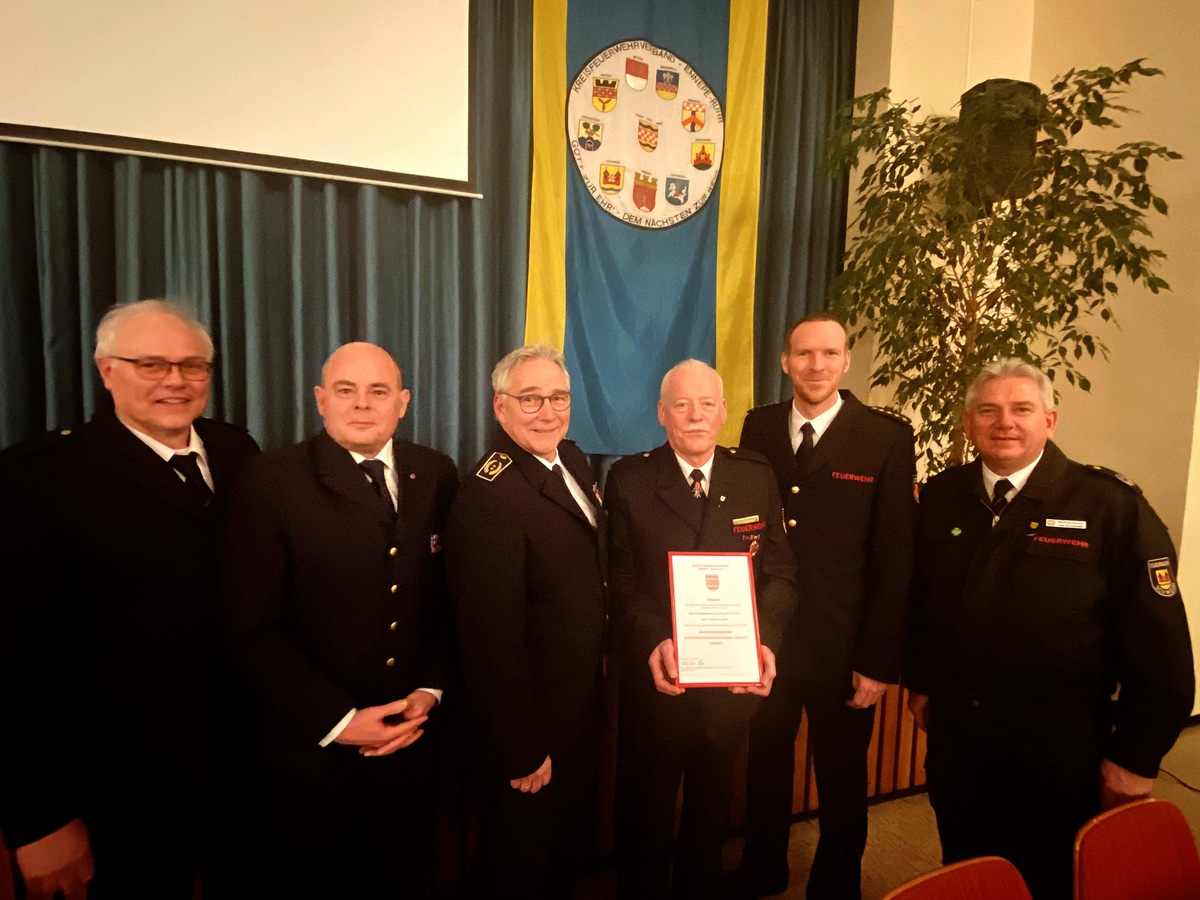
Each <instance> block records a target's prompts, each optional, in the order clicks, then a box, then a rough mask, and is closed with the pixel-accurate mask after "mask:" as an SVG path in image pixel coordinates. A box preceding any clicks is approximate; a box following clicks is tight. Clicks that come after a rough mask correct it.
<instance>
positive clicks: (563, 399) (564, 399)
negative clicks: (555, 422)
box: [496, 391, 571, 413]
mask: <svg viewBox="0 0 1200 900" xmlns="http://www.w3.org/2000/svg"><path fill="white" fill-rule="evenodd" d="M496 393H498V394H503V395H504V396H505V397H512V398H513V399H514V400H516V401H517V405H518V406H520V407H521V412H523V413H535V412H537V411H538V410H539V409H541V408H542V404H543V403H545V402H546V401H547V400H549V401H550V408H551V409H552V410H554V411H555V412H562V411H563V410H564V409H566V408H567V407H568V406H570V405H571V395H570V394H569V393H567V392H565V391H560V392H559V393H557V394H551V395H550V396H549V397H543V396H541V395H540V394H510V393H509V392H508V391H497V392H496Z"/></svg>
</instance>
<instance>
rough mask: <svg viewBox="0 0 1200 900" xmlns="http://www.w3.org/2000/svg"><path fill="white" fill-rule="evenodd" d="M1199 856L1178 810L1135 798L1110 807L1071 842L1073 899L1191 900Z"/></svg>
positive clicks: (1199, 878)
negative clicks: (1073, 842)
mask: <svg viewBox="0 0 1200 900" xmlns="http://www.w3.org/2000/svg"><path fill="white" fill-rule="evenodd" d="M1198 897H1200V853H1197V851H1196V841H1195V839H1194V838H1193V837H1192V832H1191V829H1190V828H1189V827H1188V823H1187V820H1186V819H1185V818H1184V817H1183V813H1181V812H1180V811H1179V807H1177V806H1175V805H1174V804H1173V803H1169V802H1168V801H1166V800H1154V799H1150V800H1138V801H1136V802H1134V803H1130V804H1127V805H1125V806H1118V807H1117V808H1116V809H1110V810H1109V811H1108V812H1103V813H1101V814H1100V815H1098V816H1096V818H1094V819H1092V820H1091V821H1090V822H1088V823H1087V824H1086V825H1084V826H1083V827H1082V828H1080V829H1079V834H1078V836H1076V838H1075V900H1185V898H1186V900H1195V898H1198Z"/></svg>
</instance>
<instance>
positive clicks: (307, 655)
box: [224, 432, 458, 773]
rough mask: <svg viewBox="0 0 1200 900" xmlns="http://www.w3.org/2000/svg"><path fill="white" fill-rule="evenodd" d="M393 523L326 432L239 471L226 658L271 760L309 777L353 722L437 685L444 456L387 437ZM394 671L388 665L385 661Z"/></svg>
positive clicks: (449, 482)
mask: <svg viewBox="0 0 1200 900" xmlns="http://www.w3.org/2000/svg"><path fill="white" fill-rule="evenodd" d="M392 449H393V455H394V466H395V470H396V475H397V481H398V483H399V502H398V510H397V513H396V516H395V518H394V519H393V517H392V516H391V515H390V514H388V513H387V512H385V511H384V510H383V508H382V506H381V504H380V502H379V497H378V496H377V495H376V494H375V492H374V488H373V487H372V486H371V484H370V482H369V481H368V480H367V478H366V476H365V475H364V474H363V472H362V470H361V469H360V468H359V467H358V465H357V464H356V463H355V462H354V459H353V458H352V457H351V456H350V452H349V451H348V450H345V449H343V448H342V447H340V446H339V445H338V444H337V443H335V442H334V441H333V439H332V438H330V437H329V435H328V434H326V433H325V432H321V433H320V434H318V435H316V436H315V437H313V438H310V439H309V440H307V441H304V442H303V443H300V444H297V445H295V446H292V447H288V448H286V449H283V450H278V451H275V452H273V453H268V454H264V455H263V456H261V457H259V458H258V459H256V460H254V461H253V462H252V463H251V464H250V465H247V466H246V467H245V470H244V471H243V473H242V477H240V478H239V479H238V483H237V486H236V488H235V492H234V499H233V517H232V522H231V525H230V528H229V531H228V545H227V550H226V567H225V579H224V580H225V596H226V608H227V616H228V623H229V628H230V637H231V639H232V641H233V647H234V653H235V657H236V659H237V661H238V663H239V667H240V668H241V670H242V672H243V673H244V676H245V677H246V679H247V680H248V682H249V684H250V686H251V689H252V690H253V692H254V694H255V695H256V696H257V698H258V700H259V702H260V703H261V705H262V712H263V720H262V734H261V736H262V738H263V739H264V741H265V751H266V755H267V758H268V760H272V759H273V760H274V761H275V762H277V763H280V764H282V765H283V766H284V769H285V770H291V771H294V772H297V773H306V772H307V773H315V772H318V771H320V769H321V768H322V767H323V766H324V765H325V763H326V760H327V758H328V753H326V752H325V751H324V750H322V748H321V747H320V746H319V743H320V741H321V739H322V738H323V737H325V735H327V734H328V733H329V732H330V731H331V730H332V729H333V728H334V726H336V725H337V724H338V722H339V721H341V719H342V718H343V717H344V716H345V715H346V713H347V712H349V711H350V709H351V708H359V709H362V708H364V707H368V706H377V705H380V704H383V703H389V702H391V701H393V700H399V699H402V698H403V697H405V696H407V695H408V694H409V693H411V692H412V691H413V690H415V689H417V688H419V687H434V688H436V687H441V686H442V677H443V673H442V665H443V651H444V648H445V622H446V612H447V611H446V607H445V589H444V588H445V583H444V568H443V565H442V555H441V534H442V531H443V527H444V525H445V517H446V511H447V509H448V508H449V504H450V500H451V499H452V497H453V495H454V492H455V489H456V487H457V484H458V474H457V471H456V469H455V467H454V463H453V462H452V461H451V460H450V458H449V457H448V456H445V455H444V454H441V453H438V452H437V451H435V450H431V449H429V448H426V447H422V446H419V445H417V444H413V443H410V442H408V441H403V440H400V439H399V438H396V439H394V441H393V444H392ZM389 660H391V662H390V663H389Z"/></svg>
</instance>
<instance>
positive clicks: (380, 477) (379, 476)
mask: <svg viewBox="0 0 1200 900" xmlns="http://www.w3.org/2000/svg"><path fill="white" fill-rule="evenodd" d="M358 466H359V468H360V469H362V470H363V471H364V472H366V473H367V477H368V478H370V479H371V486H372V487H373V488H375V493H376V494H378V495H379V499H380V500H381V501H382V502H383V503H385V504H387V511H388V515H395V514H396V507H395V505H394V504H393V503H392V494H391V492H390V491H389V490H388V486H387V477H386V476H385V475H384V469H385V466H384V465H383V460H381V459H364V460H363V461H362V462H360V463H359V464H358Z"/></svg>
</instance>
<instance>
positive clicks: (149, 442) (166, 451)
mask: <svg viewBox="0 0 1200 900" xmlns="http://www.w3.org/2000/svg"><path fill="white" fill-rule="evenodd" d="M117 420H118V421H119V422H120V423H121V424H122V425H124V426H125V427H126V428H128V429H129V430H130V431H131V432H132V433H133V436H134V437H136V438H137V439H138V440H139V441H141V442H142V443H143V444H145V445H146V446H147V447H149V448H150V449H151V450H153V451H154V452H155V453H157V454H158V455H159V456H161V457H162V458H163V462H170V461H171V457H172V456H174V455H175V454H176V453H185V454H186V453H198V454H200V459H202V460H203V461H204V464H205V465H206V466H207V465H208V454H207V453H205V452H204V441H202V440H200V435H198V434H197V433H196V426H195V425H193V426H192V428H191V434H190V435H189V437H188V445H187V446H186V447H182V448H180V449H179V450H176V449H175V448H174V447H168V446H167V445H166V444H164V443H163V442H162V441H158V440H155V439H154V438H152V437H150V435H148V434H146V433H145V432H142V431H138V430H137V429H136V428H134V427H133V426H132V425H130V424H129V423H128V422H126V421H125V420H124V419H122V418H121V417H120V416H117Z"/></svg>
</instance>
